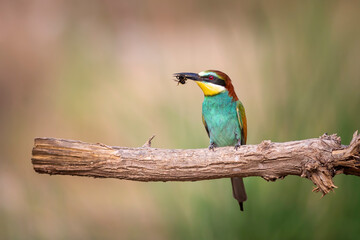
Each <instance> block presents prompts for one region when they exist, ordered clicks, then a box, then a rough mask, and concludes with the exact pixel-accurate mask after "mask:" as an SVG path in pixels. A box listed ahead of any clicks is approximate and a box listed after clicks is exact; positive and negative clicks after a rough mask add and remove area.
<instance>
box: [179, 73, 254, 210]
mask: <svg viewBox="0 0 360 240" xmlns="http://www.w3.org/2000/svg"><path fill="white" fill-rule="evenodd" d="M174 76H175V77H176V79H177V81H178V82H180V83H182V84H185V82H186V80H187V79H190V80H193V81H195V82H196V83H197V84H198V85H199V87H200V88H201V90H202V91H203V92H204V102H203V104H202V121H203V124H204V126H205V129H206V132H207V134H208V136H209V138H210V145H209V149H210V150H214V148H215V147H224V146H235V149H237V148H239V147H240V145H245V144H246V137H247V125H246V115H245V108H244V106H243V105H242V103H241V102H240V101H239V98H238V97H237V96H236V93H235V90H234V87H233V85H232V83H231V79H230V78H229V77H228V76H227V75H226V74H225V73H223V72H220V71H217V70H207V71H203V72H200V73H198V74H197V73H188V72H183V73H175V74H174ZM231 183H232V190H233V195H234V198H235V199H236V200H237V201H238V202H239V205H240V210H241V211H243V210H244V208H243V202H245V201H246V199H247V196H246V192H245V186H244V182H243V179H242V178H240V177H233V178H231Z"/></svg>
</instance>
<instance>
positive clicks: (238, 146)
mask: <svg viewBox="0 0 360 240" xmlns="http://www.w3.org/2000/svg"><path fill="white" fill-rule="evenodd" d="M240 146H241V143H240V142H238V143H237V144H235V147H234V148H235V150H238V148H240Z"/></svg>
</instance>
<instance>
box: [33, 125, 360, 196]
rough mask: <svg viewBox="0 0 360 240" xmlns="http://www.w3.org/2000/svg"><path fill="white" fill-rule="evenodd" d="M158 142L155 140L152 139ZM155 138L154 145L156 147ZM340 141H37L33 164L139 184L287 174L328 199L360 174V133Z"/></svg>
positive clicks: (333, 137)
mask: <svg viewBox="0 0 360 240" xmlns="http://www.w3.org/2000/svg"><path fill="white" fill-rule="evenodd" d="M151 139H152V138H151ZM151 139H149V142H148V144H150V141H151ZM340 141H341V139H340V137H338V136H336V135H331V136H329V135H326V134H324V135H323V136H321V137H319V138H314V139H306V140H301V141H292V142H284V143H273V142H271V141H263V142H262V143H260V144H258V145H245V146H241V147H240V148H239V149H238V150H235V149H234V147H224V148H216V149H215V151H209V150H208V149H157V148H151V147H147V146H146V147H140V148H127V147H111V146H107V145H104V144H100V143H98V144H92V143H85V142H81V141H74V140H65V139H55V138H36V139H35V145H34V148H33V151H32V163H33V166H34V169H35V171H36V172H38V173H47V174H62V175H74V176H88V177H99V178H100V177H101V178H119V179H127V180H135V181H198V180H205V179H215V178H229V177H234V176H239V177H249V176H261V177H263V178H264V179H266V180H268V181H269V180H271V181H274V180H276V179H279V178H284V177H285V176H287V175H297V176H301V177H304V178H308V179H310V180H311V181H312V182H313V183H314V184H315V185H316V188H315V189H314V190H315V191H320V192H322V193H323V195H325V194H327V193H329V192H330V191H331V190H332V189H333V188H336V186H335V185H334V183H333V181H332V178H333V177H334V176H335V175H336V174H341V173H344V174H351V175H357V176H360V135H359V134H358V133H357V131H356V132H355V133H354V136H353V139H352V141H351V143H350V145H349V146H344V145H341V142H340Z"/></svg>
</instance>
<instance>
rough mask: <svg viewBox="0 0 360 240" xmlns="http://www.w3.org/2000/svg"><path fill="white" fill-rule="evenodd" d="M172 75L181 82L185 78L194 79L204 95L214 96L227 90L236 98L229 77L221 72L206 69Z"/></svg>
mask: <svg viewBox="0 0 360 240" xmlns="http://www.w3.org/2000/svg"><path fill="white" fill-rule="evenodd" d="M174 76H175V77H176V78H177V79H178V80H179V82H181V83H185V81H184V80H187V79H189V80H193V81H195V82H196V83H197V85H199V87H200V88H201V90H202V91H203V92H204V95H205V96H214V95H217V94H219V93H222V92H224V91H226V90H227V91H228V93H229V95H230V96H231V97H232V98H233V100H234V101H237V100H238V97H237V96H236V93H235V91H234V87H233V85H232V83H231V79H230V78H229V76H228V75H226V74H225V73H223V72H220V71H217V70H206V71H202V72H200V73H189V72H183V73H175V74H174Z"/></svg>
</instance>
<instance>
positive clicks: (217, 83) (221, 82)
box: [203, 77, 226, 87]
mask: <svg viewBox="0 0 360 240" xmlns="http://www.w3.org/2000/svg"><path fill="white" fill-rule="evenodd" d="M203 81H204V82H209V83H214V84H216V85H220V86H223V87H225V86H226V83H225V81H224V80H222V79H220V78H217V77H214V79H213V80H209V79H208V78H203Z"/></svg>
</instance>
